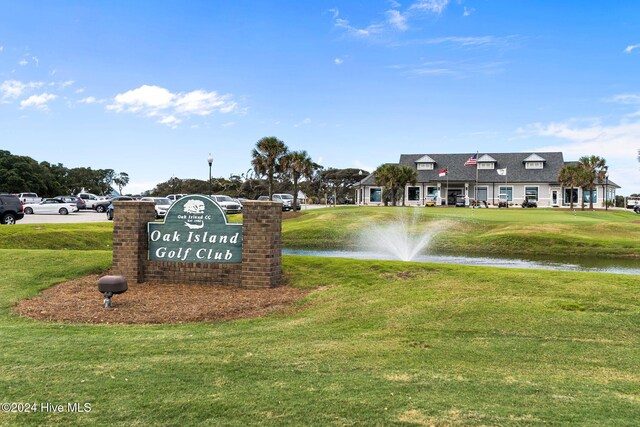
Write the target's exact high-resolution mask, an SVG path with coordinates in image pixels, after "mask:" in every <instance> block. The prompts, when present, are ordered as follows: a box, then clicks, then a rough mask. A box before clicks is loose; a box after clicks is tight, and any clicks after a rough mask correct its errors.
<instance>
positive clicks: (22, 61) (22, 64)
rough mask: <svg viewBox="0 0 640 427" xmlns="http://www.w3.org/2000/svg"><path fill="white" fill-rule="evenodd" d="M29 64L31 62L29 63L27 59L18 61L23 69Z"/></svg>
mask: <svg viewBox="0 0 640 427" xmlns="http://www.w3.org/2000/svg"><path fill="white" fill-rule="evenodd" d="M28 64H29V61H27V60H26V59H21V60H20V61H18V65H21V66H23V67H24V66H25V65H28Z"/></svg>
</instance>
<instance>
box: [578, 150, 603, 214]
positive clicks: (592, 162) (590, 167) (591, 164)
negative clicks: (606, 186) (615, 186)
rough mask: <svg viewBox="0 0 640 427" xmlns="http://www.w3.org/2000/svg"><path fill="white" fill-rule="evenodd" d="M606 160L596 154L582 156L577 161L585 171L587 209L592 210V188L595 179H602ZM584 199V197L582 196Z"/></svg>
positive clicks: (593, 187)
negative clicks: (587, 197) (587, 196)
mask: <svg viewBox="0 0 640 427" xmlns="http://www.w3.org/2000/svg"><path fill="white" fill-rule="evenodd" d="M606 165H607V161H606V160H605V159H603V158H602V157H598V156H593V155H592V156H583V157H580V160H579V161H578V166H579V167H580V168H581V169H583V170H584V171H585V173H586V178H587V180H586V185H585V187H586V188H588V189H589V193H590V195H589V210H593V190H594V189H595V183H596V181H597V180H603V179H604V176H605V174H606V170H605V167H606ZM583 200H584V197H583Z"/></svg>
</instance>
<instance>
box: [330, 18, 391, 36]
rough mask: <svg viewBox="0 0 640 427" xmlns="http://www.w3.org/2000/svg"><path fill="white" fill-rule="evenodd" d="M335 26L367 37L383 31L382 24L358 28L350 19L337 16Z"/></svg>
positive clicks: (354, 34) (353, 34)
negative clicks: (350, 22)
mask: <svg viewBox="0 0 640 427" xmlns="http://www.w3.org/2000/svg"><path fill="white" fill-rule="evenodd" d="M335 26H336V27H338V28H342V29H344V30H346V31H347V33H348V34H350V35H352V36H354V37H360V38H366V37H370V36H373V35H375V34H380V33H382V31H383V28H384V27H383V26H382V25H381V24H371V25H369V26H368V27H365V28H356V27H353V26H351V24H349V21H347V20H346V19H342V18H337V19H336V20H335Z"/></svg>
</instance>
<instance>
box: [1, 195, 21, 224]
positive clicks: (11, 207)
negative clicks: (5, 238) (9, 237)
mask: <svg viewBox="0 0 640 427" xmlns="http://www.w3.org/2000/svg"><path fill="white" fill-rule="evenodd" d="M22 218H24V210H23V208H22V202H20V199H18V197H17V196H15V195H13V194H8V193H5V194H0V224H15V223H16V221H19V220H21V219H22Z"/></svg>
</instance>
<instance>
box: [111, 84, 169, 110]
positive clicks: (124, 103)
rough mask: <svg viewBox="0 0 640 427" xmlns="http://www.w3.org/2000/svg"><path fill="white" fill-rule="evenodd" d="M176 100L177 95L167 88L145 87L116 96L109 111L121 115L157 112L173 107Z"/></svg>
mask: <svg viewBox="0 0 640 427" xmlns="http://www.w3.org/2000/svg"><path fill="white" fill-rule="evenodd" d="M174 99H175V95H174V94H172V93H171V92H169V91H168V90H167V89H165V88H162V87H158V86H148V85H143V86H140V87H139V88H137V89H133V90H130V91H127V92H125V93H120V94H118V95H116V96H115V98H114V103H113V104H111V105H108V106H107V109H108V110H113V111H117V112H119V113H120V112H129V113H138V112H141V111H147V112H154V111H155V112H157V111H158V110H162V109H165V108H169V107H171V105H172V102H173V100H174Z"/></svg>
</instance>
